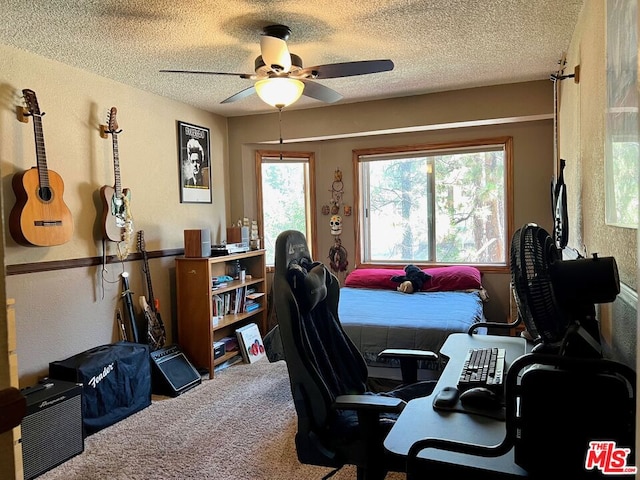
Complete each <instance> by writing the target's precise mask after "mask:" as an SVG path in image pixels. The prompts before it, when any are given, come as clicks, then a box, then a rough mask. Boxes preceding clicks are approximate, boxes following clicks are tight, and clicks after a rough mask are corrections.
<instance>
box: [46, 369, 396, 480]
mask: <svg viewBox="0 0 640 480" xmlns="http://www.w3.org/2000/svg"><path fill="white" fill-rule="evenodd" d="M295 431H296V414H295V409H294V407H293V401H292V399H291V390H290V387H289V380H288V377H287V371H286V365H285V364H284V362H282V361H280V362H276V363H268V362H267V361H266V360H263V361H260V362H258V363H254V364H252V365H247V364H239V365H234V366H232V367H229V368H227V369H225V370H223V371H221V372H217V373H216V375H215V378H214V379H213V380H204V381H203V383H202V384H201V385H199V386H197V387H196V388H194V389H192V390H190V391H188V392H185V393H184V394H182V395H180V396H179V397H176V398H169V397H155V396H154V399H153V403H152V405H151V406H149V407H147V408H146V409H144V410H142V411H141V412H138V413H136V414H134V415H132V416H130V417H128V418H126V419H124V420H122V421H120V422H118V423H117V424H115V425H112V426H110V427H108V428H105V429H103V430H101V431H99V432H97V433H95V434H93V435H91V436H89V437H87V439H86V440H85V451H84V452H83V453H82V454H80V455H78V456H76V457H74V458H72V459H70V460H68V461H67V462H65V463H63V464H62V465H60V466H59V467H57V468H55V469H53V470H50V471H49V472H47V473H45V474H43V475H42V476H40V477H38V479H39V480H63V479H64V480H79V479H87V480H103V479H104V480H107V479H109V480H114V479H123V480H124V479H127V480H131V479H134V480H147V479H199V480H217V479H220V480H229V479H230V478H238V479H250V480H306V479H321V478H322V477H323V476H324V475H325V474H327V473H329V472H330V471H331V469H329V468H323V467H315V466H308V465H302V464H300V463H299V462H298V460H297V458H296V454H295V446H294V435H295ZM355 478H356V473H355V468H353V467H350V466H349V467H344V468H343V469H342V470H341V471H339V472H338V473H337V474H336V475H335V476H333V477H332V479H335V480H355ZM404 478H405V476H404V474H399V473H390V474H389V475H387V480H403V479H404Z"/></svg>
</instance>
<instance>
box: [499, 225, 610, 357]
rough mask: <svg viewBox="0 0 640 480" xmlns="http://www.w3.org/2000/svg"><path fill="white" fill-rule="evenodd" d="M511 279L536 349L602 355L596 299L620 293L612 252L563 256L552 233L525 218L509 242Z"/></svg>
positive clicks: (520, 312) (520, 314)
mask: <svg viewBox="0 0 640 480" xmlns="http://www.w3.org/2000/svg"><path fill="white" fill-rule="evenodd" d="M511 281H512V284H513V288H514V292H515V295H514V297H515V300H516V304H517V307H518V315H519V317H520V318H521V320H522V321H523V322H524V323H525V325H526V328H527V331H528V332H529V334H530V335H531V336H532V337H533V338H534V341H535V342H536V346H535V347H534V351H539V352H545V353H555V354H565V355H571V356H586V357H600V356H601V355H602V352H601V348H600V328H599V324H598V321H597V318H596V311H595V304H600V303H609V302H612V301H614V300H615V298H616V296H617V295H618V293H620V280H619V277H618V268H617V265H616V262H615V259H614V258H613V257H598V256H597V255H593V257H592V258H579V259H576V260H562V259H561V252H560V250H559V249H558V247H557V246H556V243H555V242H554V240H553V239H552V237H551V235H549V233H548V232H547V231H546V230H544V229H543V228H542V227H540V226H538V225H536V224H534V223H528V224H525V225H524V226H522V227H521V228H519V229H518V230H516V232H515V233H514V236H513V239H512V242H511Z"/></svg>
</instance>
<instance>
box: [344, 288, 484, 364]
mask: <svg viewBox="0 0 640 480" xmlns="http://www.w3.org/2000/svg"><path fill="white" fill-rule="evenodd" d="M338 314H339V316H340V321H341V323H342V326H343V328H344V329H345V331H346V332H347V334H348V335H349V337H350V338H351V340H352V341H353V342H354V343H355V344H356V346H357V347H358V349H359V350H360V352H361V353H362V356H363V357H364V358H365V360H366V361H367V363H368V364H370V365H383V364H384V363H383V362H379V361H378V360H377V355H378V353H379V352H381V351H382V350H384V349H385V348H414V349H422V350H431V351H434V352H438V351H439V350H440V347H441V346H442V344H443V343H444V341H445V340H446V338H447V336H449V334H451V333H454V332H466V331H467V329H468V327H469V326H470V325H472V324H474V323H476V322H479V321H484V314H483V307H482V299H481V297H480V293H479V292H478V291H472V292H466V291H465V292H463V291H455V292H416V293H412V294H407V293H402V292H398V291H396V290H380V289H368V288H351V287H342V288H341V289H340V302H339V304H338Z"/></svg>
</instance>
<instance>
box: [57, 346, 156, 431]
mask: <svg viewBox="0 0 640 480" xmlns="http://www.w3.org/2000/svg"><path fill="white" fill-rule="evenodd" d="M49 377H50V378H55V379H58V380H65V381H68V382H76V383H81V384H82V385H83V391H82V423H83V425H84V431H85V434H87V435H89V434H92V433H95V432H97V431H98V430H101V429H103V428H105V427H108V426H110V425H113V424H114V423H116V422H119V421H120V420H122V419H124V418H126V417H128V416H129V415H132V414H134V413H136V412H138V411H140V410H142V409H143V408H146V407H148V406H149V405H151V366H150V365H149V346H148V345H141V344H139V343H131V342H117V343H112V344H108V345H101V346H99V347H95V348H92V349H90V350H86V351H84V352H82V353H79V354H77V355H74V356H72V357H69V358H67V359H65V360H60V361H55V362H51V363H49Z"/></svg>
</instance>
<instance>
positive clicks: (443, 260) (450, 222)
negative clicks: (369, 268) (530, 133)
mask: <svg viewBox="0 0 640 480" xmlns="http://www.w3.org/2000/svg"><path fill="white" fill-rule="evenodd" d="M354 168H355V171H356V172H357V177H358V186H357V188H358V197H359V202H360V204H359V205H358V208H357V209H356V214H357V215H358V221H357V225H359V226H360V228H359V232H357V235H358V243H359V248H360V251H359V252H358V253H359V254H360V258H359V259H358V263H364V264H399V265H406V264H408V263H416V264H460V263H464V264H476V265H487V266H496V267H505V266H506V265H507V263H508V255H509V252H508V245H509V240H510V234H511V221H510V218H511V204H512V201H511V198H510V197H511V185H510V183H511V176H512V174H511V139H510V138H500V139H490V140H481V141H475V142H464V143H459V144H446V145H444V144H442V145H421V146H416V147H402V148H385V149H380V148H376V149H373V150H356V151H354Z"/></svg>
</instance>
